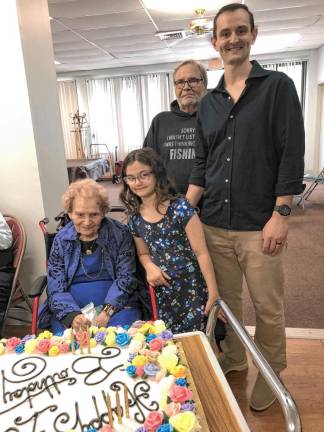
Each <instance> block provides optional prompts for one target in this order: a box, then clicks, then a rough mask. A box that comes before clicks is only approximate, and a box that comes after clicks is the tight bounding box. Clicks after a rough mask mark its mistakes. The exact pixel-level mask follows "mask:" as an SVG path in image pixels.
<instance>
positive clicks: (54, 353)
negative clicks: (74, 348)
mask: <svg viewBox="0 0 324 432" xmlns="http://www.w3.org/2000/svg"><path fill="white" fill-rule="evenodd" d="M59 354H60V348H59V347H58V346H57V345H53V346H52V347H51V348H50V349H49V351H48V355H49V356H50V357H55V356H57V355H59Z"/></svg>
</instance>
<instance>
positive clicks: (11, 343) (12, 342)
mask: <svg viewBox="0 0 324 432" xmlns="http://www.w3.org/2000/svg"><path fill="white" fill-rule="evenodd" d="M20 342H21V339H20V338H17V337H12V338H9V339H8V340H7V343H6V351H13V350H14V349H15V348H16V346H17V345H19V344H20Z"/></svg>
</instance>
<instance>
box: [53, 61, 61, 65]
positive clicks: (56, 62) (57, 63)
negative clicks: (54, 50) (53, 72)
mask: <svg viewBox="0 0 324 432" xmlns="http://www.w3.org/2000/svg"><path fill="white" fill-rule="evenodd" d="M54 64H56V65H59V64H62V63H61V62H59V61H57V60H54Z"/></svg>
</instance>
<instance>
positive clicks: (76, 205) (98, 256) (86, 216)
mask: <svg viewBox="0 0 324 432" xmlns="http://www.w3.org/2000/svg"><path fill="white" fill-rule="evenodd" d="M63 208H64V210H65V212H67V213H68V215H69V217H70V219H71V222H70V223H68V224H67V225H66V226H65V227H64V228H62V229H61V230H60V231H59V232H58V234H57V235H56V236H55V238H54V242H53V246H52V249H51V253H50V256H49V261H48V274H47V283H48V287H47V301H46V303H45V304H44V307H43V309H42V310H41V311H40V314H39V327H40V328H48V327H51V329H52V331H53V332H55V333H57V332H61V331H63V330H65V329H66V328H68V327H71V326H72V327H73V328H75V329H80V328H85V327H86V326H88V325H90V322H89V321H88V319H87V318H86V317H85V316H84V315H83V314H82V313H81V309H82V308H83V307H84V306H86V305H88V304H89V303H90V302H93V303H94V306H96V307H98V309H99V314H98V315H97V318H96V322H95V324H96V325H98V326H99V327H102V326H107V325H108V323H109V325H112V326H115V325H125V324H131V323H132V322H133V321H136V320H138V319H140V318H141V313H140V304H139V296H138V282H137V279H136V276H135V270H136V264H135V250H134V246H133V241H132V236H131V234H130V233H129V231H128V228H127V226H125V225H123V224H121V223H120V222H118V221H116V220H114V219H111V218H109V217H105V215H106V213H107V212H108V211H109V209H110V207H109V202H108V197H107V193H106V191H105V189H104V188H103V187H102V186H100V185H98V184H97V183H96V182H95V181H94V180H89V179H87V180H81V181H77V182H75V183H72V184H70V186H69V188H68V190H67V191H66V192H65V194H64V195H63ZM100 309H101V312H100Z"/></svg>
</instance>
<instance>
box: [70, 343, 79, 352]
mask: <svg viewBox="0 0 324 432" xmlns="http://www.w3.org/2000/svg"><path fill="white" fill-rule="evenodd" d="M74 349H75V350H77V349H79V344H78V342H77V341H74ZM70 351H72V342H70Z"/></svg>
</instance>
